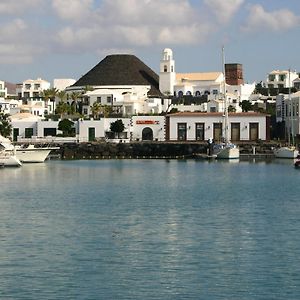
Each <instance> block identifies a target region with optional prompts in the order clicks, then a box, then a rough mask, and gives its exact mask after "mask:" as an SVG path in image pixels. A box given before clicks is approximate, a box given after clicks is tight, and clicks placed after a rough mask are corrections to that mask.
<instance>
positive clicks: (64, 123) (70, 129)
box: [58, 119, 75, 136]
mask: <svg viewBox="0 0 300 300" xmlns="http://www.w3.org/2000/svg"><path fill="white" fill-rule="evenodd" d="M74 129H75V128H74V122H72V121H70V120H68V119H64V120H61V121H60V122H59V123H58V130H61V131H62V132H63V136H75V130H74Z"/></svg>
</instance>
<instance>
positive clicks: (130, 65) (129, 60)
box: [66, 54, 168, 116]
mask: <svg viewBox="0 0 300 300" xmlns="http://www.w3.org/2000/svg"><path fill="white" fill-rule="evenodd" d="M87 86H89V87H91V88H92V89H93V90H92V91H87V92H86V91H85V89H86V87H87ZM66 91H67V92H68V93H72V92H73V91H79V92H82V93H85V94H83V101H82V110H83V113H84V114H91V106H92V105H93V104H94V103H95V102H98V103H99V104H100V105H109V106H111V108H112V110H113V112H114V113H117V114H121V115H122V116H130V115H134V114H149V113H157V114H159V113H161V112H163V111H165V110H166V109H167V107H168V101H167V100H165V99H163V95H162V93H161V92H160V90H159V78H158V75H157V74H156V73H155V72H154V71H153V70H151V69H150V68H149V67H148V66H147V65H145V64H144V63H143V62H142V61H141V60H140V59H138V58H137V57H136V56H134V55H129V54H116V55H108V56H106V57H105V58H104V59H103V60H102V61H101V62H100V63H98V64H97V65H96V66H95V67H94V68H92V69H91V70H90V71H89V72H87V73H86V74H85V75H84V76H82V77H81V78H80V79H79V80H78V81H76V82H75V83H74V84H73V85H72V86H70V87H67V88H66Z"/></svg>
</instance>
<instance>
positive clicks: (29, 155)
mask: <svg viewBox="0 0 300 300" xmlns="http://www.w3.org/2000/svg"><path fill="white" fill-rule="evenodd" d="M56 149H59V148H58V147H35V146H34V145H32V144H29V145H28V146H20V147H18V146H16V156H17V158H18V159H19V160H20V161H21V162H23V163H42V162H44V161H45V160H46V159H47V157H48V155H49V154H50V152H51V151H52V150H56Z"/></svg>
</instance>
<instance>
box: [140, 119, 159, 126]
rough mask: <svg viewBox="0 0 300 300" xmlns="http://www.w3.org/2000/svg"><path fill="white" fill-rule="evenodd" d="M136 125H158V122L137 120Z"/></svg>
mask: <svg viewBox="0 0 300 300" xmlns="http://www.w3.org/2000/svg"><path fill="white" fill-rule="evenodd" d="M136 124H139V125H158V124H159V121H154V120H137V121H136Z"/></svg>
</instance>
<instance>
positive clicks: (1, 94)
mask: <svg viewBox="0 0 300 300" xmlns="http://www.w3.org/2000/svg"><path fill="white" fill-rule="evenodd" d="M6 97H7V88H6V87H5V81H3V80H0V99H5V98H6Z"/></svg>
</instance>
